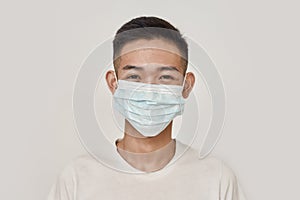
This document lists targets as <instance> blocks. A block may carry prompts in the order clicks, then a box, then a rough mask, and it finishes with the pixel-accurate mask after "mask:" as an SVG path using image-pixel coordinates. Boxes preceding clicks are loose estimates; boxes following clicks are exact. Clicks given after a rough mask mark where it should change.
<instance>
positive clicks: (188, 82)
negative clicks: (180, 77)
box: [182, 72, 195, 99]
mask: <svg viewBox="0 0 300 200" xmlns="http://www.w3.org/2000/svg"><path fill="white" fill-rule="evenodd" d="M194 84H195V75H194V74H193V73H192V72H188V73H187V74H186V77H185V82H184V85H183V91H182V96H183V98H185V99H186V98H188V97H189V95H190V93H191V91H192V89H193V87H194Z"/></svg>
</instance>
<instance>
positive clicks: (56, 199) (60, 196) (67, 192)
mask: <svg viewBox="0 0 300 200" xmlns="http://www.w3.org/2000/svg"><path fill="white" fill-rule="evenodd" d="M75 197H76V176H75V170H74V169H73V167H72V166H71V165H69V166H67V167H65V168H64V170H63V171H62V172H61V173H60V174H59V176H58V177H57V179H56V182H55V183H54V184H53V185H52V188H51V190H50V193H49V194H48V198H47V200H73V199H75Z"/></svg>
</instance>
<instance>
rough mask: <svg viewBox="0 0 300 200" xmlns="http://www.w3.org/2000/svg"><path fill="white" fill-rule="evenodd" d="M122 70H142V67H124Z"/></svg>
mask: <svg viewBox="0 0 300 200" xmlns="http://www.w3.org/2000/svg"><path fill="white" fill-rule="evenodd" d="M122 69H123V70H130V69H135V70H143V68H142V67H137V66H134V65H126V66H125V67H123V68H122Z"/></svg>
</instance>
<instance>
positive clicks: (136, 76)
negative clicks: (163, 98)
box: [126, 74, 175, 80]
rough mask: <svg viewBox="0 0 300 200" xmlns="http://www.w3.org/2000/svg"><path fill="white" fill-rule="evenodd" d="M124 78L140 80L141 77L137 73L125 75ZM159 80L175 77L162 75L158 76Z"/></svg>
mask: <svg viewBox="0 0 300 200" xmlns="http://www.w3.org/2000/svg"><path fill="white" fill-rule="evenodd" d="M126 79H129V80H141V77H140V76H139V75H136V74H134V75H129V76H127V77H126ZM159 80H175V78H174V77H173V76H170V75H162V76H160V77H159Z"/></svg>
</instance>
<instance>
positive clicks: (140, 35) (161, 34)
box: [113, 16, 188, 72]
mask: <svg viewBox="0 0 300 200" xmlns="http://www.w3.org/2000/svg"><path fill="white" fill-rule="evenodd" d="M135 30H136V31H135ZM160 38H162V39H165V40H167V41H169V42H172V43H173V44H175V45H176V47H177V48H178V49H179V51H180V52H181V54H182V55H181V57H182V59H183V61H184V62H183V63H184V68H185V69H184V72H185V71H186V68H187V62H188V44H187V42H186V40H185V39H184V38H183V36H182V34H181V33H180V31H179V30H178V29H177V28H175V27H174V26H173V25H172V24H170V23H169V22H167V21H166V20H163V19H160V18H158V17H152V16H151V17H145V16H142V17H137V18H134V19H132V20H130V21H129V22H127V23H125V24H124V25H123V26H121V28H120V29H119V30H118V31H117V32H116V35H115V37H114V40H113V60H114V66H115V67H116V59H117V58H118V57H119V56H120V55H119V54H120V52H121V50H122V48H123V47H124V46H125V44H127V43H128V42H132V41H135V40H139V39H146V40H151V39H160Z"/></svg>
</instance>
